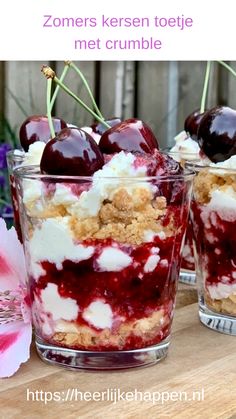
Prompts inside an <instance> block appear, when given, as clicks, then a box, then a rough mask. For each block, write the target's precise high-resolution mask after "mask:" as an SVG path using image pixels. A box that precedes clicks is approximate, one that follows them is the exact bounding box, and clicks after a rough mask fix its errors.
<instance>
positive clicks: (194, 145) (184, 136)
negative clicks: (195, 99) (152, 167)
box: [169, 110, 203, 283]
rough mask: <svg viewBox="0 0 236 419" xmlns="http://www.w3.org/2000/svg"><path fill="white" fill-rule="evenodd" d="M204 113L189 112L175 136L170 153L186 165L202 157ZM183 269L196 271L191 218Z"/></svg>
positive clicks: (181, 279)
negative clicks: (200, 138) (200, 132)
mask: <svg viewBox="0 0 236 419" xmlns="http://www.w3.org/2000/svg"><path fill="white" fill-rule="evenodd" d="M202 116H203V114H202V113H200V111H199V110H196V111H194V112H192V113H191V114H189V115H188V116H187V118H186V120H185V123H184V130H183V131H181V132H180V133H179V134H178V135H176V137H175V138H174V141H175V143H174V145H173V146H172V147H171V149H170V151H169V155H170V156H171V157H173V159H175V160H176V161H178V162H180V164H181V165H182V166H183V167H185V164H186V162H194V163H195V162H196V163H197V162H198V161H199V160H200V159H201V149H200V147H199V144H198V141H197V131H198V127H199V124H200V121H201V119H202ZM181 269H182V270H184V271H191V272H194V271H195V261H194V250H193V229H192V223H191V220H190V218H189V220H188V225H187V230H186V236H185V240H184V245H183V249H182V262H181ZM180 281H181V282H191V283H192V280H190V278H189V277H188V276H186V275H185V274H183V275H180Z"/></svg>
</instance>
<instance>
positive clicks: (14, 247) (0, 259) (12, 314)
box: [0, 218, 32, 378]
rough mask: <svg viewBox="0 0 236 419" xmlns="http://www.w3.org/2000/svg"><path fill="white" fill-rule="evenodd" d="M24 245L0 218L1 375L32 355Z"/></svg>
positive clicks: (4, 375)
mask: <svg viewBox="0 0 236 419" xmlns="http://www.w3.org/2000/svg"><path fill="white" fill-rule="evenodd" d="M26 276H27V274H26V267H25V258H24V252H23V246H22V245H21V243H20V242H19V240H18V238H17V234H16V231H15V229H14V228H11V229H10V230H7V227H6V224H5V222H4V220H3V219H1V218H0V377H1V378H3V377H10V376H11V375H13V374H14V373H15V372H16V371H17V370H18V368H19V366H20V364H21V363H22V362H26V361H27V360H28V359H29V356H30V355H29V351H30V344H31V340H32V326H31V316H30V308H29V300H28V296H27V290H26Z"/></svg>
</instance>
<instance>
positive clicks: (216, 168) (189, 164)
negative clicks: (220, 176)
mask: <svg viewBox="0 0 236 419" xmlns="http://www.w3.org/2000/svg"><path fill="white" fill-rule="evenodd" d="M211 163H212V162H211ZM222 163H223V162H222ZM186 169H188V170H193V171H198V170H200V169H208V170H212V171H220V172H222V171H224V172H226V173H235V174H236V167H235V168H232V167H224V166H211V165H210V164H199V163H194V162H190V161H188V162H186Z"/></svg>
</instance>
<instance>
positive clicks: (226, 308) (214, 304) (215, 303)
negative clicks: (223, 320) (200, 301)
mask: <svg viewBox="0 0 236 419" xmlns="http://www.w3.org/2000/svg"><path fill="white" fill-rule="evenodd" d="M205 300H206V304H207V306H208V307H209V308H210V309H212V310H213V311H216V312H218V313H223V314H230V315H231V316H236V295H235V294H232V295H230V296H229V297H228V298H221V299H219V300H218V299H217V300H215V299H213V298H211V297H210V296H209V295H208V294H206V296H205Z"/></svg>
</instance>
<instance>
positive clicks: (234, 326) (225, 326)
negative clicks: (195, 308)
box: [199, 303, 236, 336]
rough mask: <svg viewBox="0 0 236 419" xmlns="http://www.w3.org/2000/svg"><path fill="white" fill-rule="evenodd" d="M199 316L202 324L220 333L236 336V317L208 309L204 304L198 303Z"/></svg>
mask: <svg viewBox="0 0 236 419" xmlns="http://www.w3.org/2000/svg"><path fill="white" fill-rule="evenodd" d="M199 318H200V321H201V323H203V324H204V326H207V327H209V329H212V330H216V331H217V332H220V333H225V334H227V335H232V336H236V317H232V316H229V315H224V314H222V313H216V312H214V311H211V310H209V309H208V308H207V307H206V306H205V305H204V304H202V303H200V304H199Z"/></svg>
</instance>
